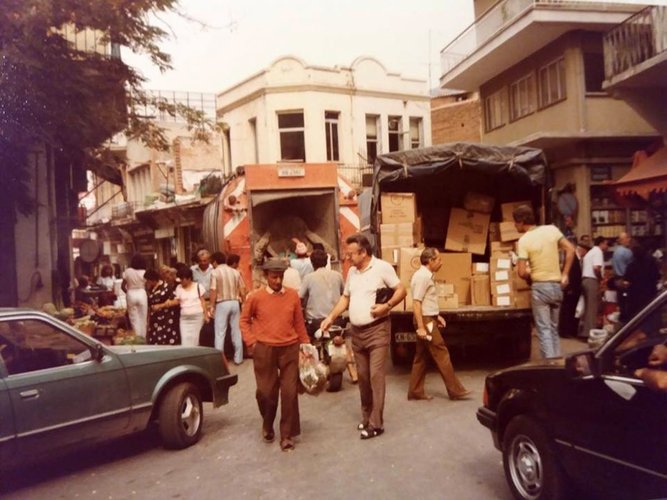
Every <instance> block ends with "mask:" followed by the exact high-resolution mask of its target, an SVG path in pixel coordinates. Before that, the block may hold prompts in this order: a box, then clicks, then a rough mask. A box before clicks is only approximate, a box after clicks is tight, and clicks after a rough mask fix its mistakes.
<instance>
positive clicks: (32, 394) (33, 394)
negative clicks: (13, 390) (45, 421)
mask: <svg viewBox="0 0 667 500" xmlns="http://www.w3.org/2000/svg"><path fill="white" fill-rule="evenodd" d="M19 395H20V396H21V398H22V399H32V398H38V397H39V391H38V390H37V389H30V390H29V391H22V392H20V393H19Z"/></svg>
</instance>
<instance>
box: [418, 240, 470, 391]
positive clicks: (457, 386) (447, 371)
mask: <svg viewBox="0 0 667 500" xmlns="http://www.w3.org/2000/svg"><path fill="white" fill-rule="evenodd" d="M419 260H420V262H421V267H420V268H419V270H418V271H417V272H416V273H415V274H414V275H413V276H412V280H411V281H410V288H411V289H412V300H413V303H412V304H413V308H414V324H415V327H416V328H417V350H416V352H415V358H414V361H413V362H412V373H410V386H409V388H408V399H425V400H431V399H433V396H429V395H427V394H426V393H425V392H424V379H425V377H426V362H427V359H426V358H427V352H430V353H431V356H432V357H433V360H434V361H435V364H436V366H437V367H438V371H439V372H440V376H441V377H442V380H443V381H444V382H445V387H446V388H447V394H449V399H452V400H456V399H464V398H466V397H467V396H469V395H470V391H468V390H466V388H465V387H463V384H461V382H460V381H459V379H458V378H457V376H456V374H455V373H454V367H453V366H452V362H451V360H450V359H449V350H448V349H447V346H446V345H445V341H444V340H443V338H442V335H441V334H440V328H444V327H445V324H446V323H445V319H444V318H443V317H442V316H440V309H439V308H438V294H437V291H436V286H435V281H433V274H434V273H435V272H437V271H438V269H440V267H441V266H442V261H441V259H440V252H439V251H438V250H437V249H435V248H426V249H424V251H423V252H422V253H421V256H420V258H419Z"/></svg>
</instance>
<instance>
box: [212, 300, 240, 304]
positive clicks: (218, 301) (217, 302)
mask: <svg viewBox="0 0 667 500" xmlns="http://www.w3.org/2000/svg"><path fill="white" fill-rule="evenodd" d="M233 300H236V299H222V300H216V301H215V303H216V304H220V303H221V302H231V301H233Z"/></svg>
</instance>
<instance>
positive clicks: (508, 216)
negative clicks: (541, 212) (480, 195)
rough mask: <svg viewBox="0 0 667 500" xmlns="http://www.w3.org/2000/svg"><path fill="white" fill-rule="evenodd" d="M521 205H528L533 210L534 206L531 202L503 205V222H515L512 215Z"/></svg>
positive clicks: (501, 209)
mask: <svg viewBox="0 0 667 500" xmlns="http://www.w3.org/2000/svg"><path fill="white" fill-rule="evenodd" d="M521 205H528V206H529V207H530V208H533V205H532V204H531V203H530V201H512V202H509V203H501V204H500V211H501V212H502V214H503V221H507V222H514V217H513V216H512V213H513V212H514V209H515V208H516V207H519V206H521Z"/></svg>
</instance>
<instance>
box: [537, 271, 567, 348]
mask: <svg viewBox="0 0 667 500" xmlns="http://www.w3.org/2000/svg"><path fill="white" fill-rule="evenodd" d="M531 299H532V301H531V302H532V307H533V318H534V319H535V329H536V330H537V338H538V340H539V343H540V354H541V355H542V357H543V358H555V357H558V356H560V339H559V338H558V313H559V310H560V304H561V302H562V301H563V291H562V290H561V288H560V283H555V282H551V281H543V282H539V281H538V282H536V283H533V286H532V287H531Z"/></svg>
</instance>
